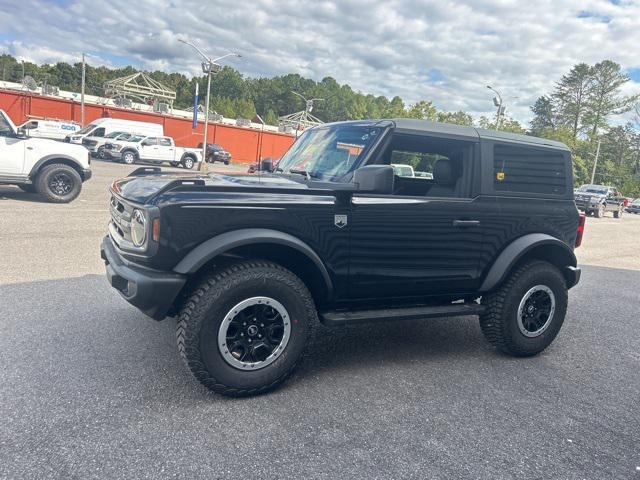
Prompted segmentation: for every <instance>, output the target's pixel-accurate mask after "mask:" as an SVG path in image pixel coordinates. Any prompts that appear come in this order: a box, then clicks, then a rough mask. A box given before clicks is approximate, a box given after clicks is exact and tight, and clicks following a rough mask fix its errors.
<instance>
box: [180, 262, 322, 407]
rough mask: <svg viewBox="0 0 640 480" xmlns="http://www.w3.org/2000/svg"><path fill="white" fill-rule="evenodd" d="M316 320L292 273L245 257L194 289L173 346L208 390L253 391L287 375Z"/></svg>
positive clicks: (227, 392) (239, 393)
mask: <svg viewBox="0 0 640 480" xmlns="http://www.w3.org/2000/svg"><path fill="white" fill-rule="evenodd" d="M316 320H317V317H316V309H315V305H314V302H313V298H312V297H311V294H310V293H309V290H307V288H306V287H305V285H304V283H302V281H301V280H300V279H299V278H298V277H297V276H296V275H294V274H293V273H291V272H290V271H289V270H287V269H285V268H283V267H281V266H280V265H277V264H275V263H272V262H267V261H262V260H251V261H242V262H239V263H235V264H232V265H230V266H227V267H225V268H222V269H220V270H217V271H214V272H213V273H211V274H210V275H209V276H207V277H206V278H205V279H204V280H203V281H202V282H201V283H200V284H199V285H198V286H197V287H196V289H195V290H194V292H193V293H192V294H191V296H190V298H189V299H188V300H187V302H186V304H185V306H184V307H183V308H182V311H181V312H180V316H179V319H178V329H177V340H178V350H179V351H180V354H181V355H182V358H183V359H184V361H185V363H186V364H187V366H188V367H189V369H190V370H191V372H192V373H193V374H194V375H195V377H196V378H197V379H198V380H199V381H200V382H201V383H202V384H203V385H204V386H206V387H207V388H209V389H210V390H213V391H214V392H217V393H221V394H224V395H229V396H242V395H254V394H258V393H262V392H266V391H268V390H271V389H272V388H274V387H276V386H277V385H279V384H280V383H282V382H284V381H285V380H286V379H287V378H288V377H289V375H291V373H292V372H293V370H294V368H295V366H296V364H297V362H298V359H299V358H300V355H301V354H302V352H303V350H304V347H305V345H306V343H307V338H308V336H309V333H310V331H311V328H312V325H313V324H314V323H315V322H316Z"/></svg>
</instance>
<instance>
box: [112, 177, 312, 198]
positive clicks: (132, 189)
mask: <svg viewBox="0 0 640 480" xmlns="http://www.w3.org/2000/svg"><path fill="white" fill-rule="evenodd" d="M301 180H302V177H301ZM178 182H181V183H182V184H183V185H189V182H194V183H195V182H198V183H200V182H204V186H205V187H219V188H221V189H225V188H236V189H237V188H243V187H244V188H247V189H260V188H269V189H274V188H276V189H279V188H281V189H283V190H291V189H303V190H304V189H307V188H308V186H307V185H306V184H305V183H303V182H302V181H296V180H294V179H291V178H289V177H284V176H280V175H273V174H259V175H258V174H253V175H248V174H238V175H218V174H213V173H208V174H207V173H200V172H171V173H161V174H155V175H142V176H132V177H126V178H122V179H120V180H116V181H115V182H113V184H112V185H111V189H112V190H113V191H114V192H115V193H117V194H118V195H120V196H121V197H123V198H125V199H127V200H131V201H133V202H136V203H147V202H148V201H150V200H151V199H152V198H153V197H154V196H155V195H157V194H158V193H160V192H162V191H164V190H166V189H167V188H169V187H170V185H171V184H174V183H176V184H178Z"/></svg>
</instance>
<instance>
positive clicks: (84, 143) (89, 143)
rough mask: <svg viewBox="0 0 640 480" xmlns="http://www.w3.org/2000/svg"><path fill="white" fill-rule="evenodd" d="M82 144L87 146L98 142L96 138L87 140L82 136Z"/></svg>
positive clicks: (93, 145)
mask: <svg viewBox="0 0 640 480" xmlns="http://www.w3.org/2000/svg"><path fill="white" fill-rule="evenodd" d="M82 144H83V145H86V146H87V147H95V146H96V145H97V144H98V142H97V140H88V139H86V138H83V139H82Z"/></svg>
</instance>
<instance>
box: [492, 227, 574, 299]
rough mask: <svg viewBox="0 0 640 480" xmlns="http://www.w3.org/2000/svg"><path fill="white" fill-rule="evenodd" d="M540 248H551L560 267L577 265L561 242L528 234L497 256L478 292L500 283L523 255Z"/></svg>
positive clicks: (538, 234) (565, 245) (544, 235)
mask: <svg viewBox="0 0 640 480" xmlns="http://www.w3.org/2000/svg"><path fill="white" fill-rule="evenodd" d="M541 246H552V247H553V248H554V250H555V253H556V254H559V256H560V259H561V263H563V264H564V265H562V267H574V268H575V267H576V266H577V265H578V261H577V260H576V256H575V254H574V253H573V250H571V248H570V247H569V246H568V245H567V244H566V243H564V242H563V241H562V240H559V239H557V238H555V237H552V236H551V235H547V234H545V233H530V234H527V235H524V236H522V237H520V238H518V239H516V240H514V241H513V242H511V243H510V244H509V245H507V247H506V248H505V249H504V250H503V251H502V252H501V253H500V255H498V257H497V258H496V260H495V261H494V262H493V265H492V266H491V268H490V269H489V272H488V273H487V275H486V276H485V278H484V281H483V282H482V285H481V286H480V292H482V293H485V292H488V291H490V290H492V289H493V288H494V287H496V286H497V285H499V284H500V283H502V281H503V280H504V279H505V278H506V276H507V275H508V274H509V272H510V271H511V269H512V268H513V266H514V265H515V264H516V263H518V261H519V260H520V259H521V258H522V257H523V256H524V255H526V254H527V253H528V252H530V251H532V250H533V249H534V248H538V247H541Z"/></svg>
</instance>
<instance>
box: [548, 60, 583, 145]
mask: <svg viewBox="0 0 640 480" xmlns="http://www.w3.org/2000/svg"><path fill="white" fill-rule="evenodd" d="M592 90H593V78H592V69H591V67H590V66H589V65H587V64H586V63H579V64H577V65H575V66H574V67H573V68H572V69H571V70H570V71H569V73H568V74H567V75H563V76H562V78H561V79H560V81H559V82H558V83H557V84H556V87H555V89H554V91H553V93H552V94H551V98H552V99H553V103H554V109H555V111H556V112H557V115H558V123H559V124H561V125H564V126H567V127H569V128H570V129H571V132H572V134H573V138H577V136H578V134H579V133H580V132H581V131H582V129H583V119H584V116H585V114H586V112H587V103H588V98H589V95H590V94H591V91H592Z"/></svg>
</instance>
